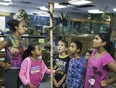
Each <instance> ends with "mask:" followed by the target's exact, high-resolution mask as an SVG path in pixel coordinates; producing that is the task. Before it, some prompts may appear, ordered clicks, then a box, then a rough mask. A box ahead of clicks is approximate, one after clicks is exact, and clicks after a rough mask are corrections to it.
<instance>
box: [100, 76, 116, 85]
mask: <svg viewBox="0 0 116 88" xmlns="http://www.w3.org/2000/svg"><path fill="white" fill-rule="evenodd" d="M113 83H116V76H115V77H113V78H111V79H109V80H102V81H101V86H102V87H106V86H108V85H110V84H113Z"/></svg>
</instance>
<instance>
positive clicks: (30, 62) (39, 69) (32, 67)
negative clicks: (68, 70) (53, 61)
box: [19, 43, 55, 88]
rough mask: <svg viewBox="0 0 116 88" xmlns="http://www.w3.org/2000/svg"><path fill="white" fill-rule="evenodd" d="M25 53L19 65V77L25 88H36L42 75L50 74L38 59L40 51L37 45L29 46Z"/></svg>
mask: <svg viewBox="0 0 116 88" xmlns="http://www.w3.org/2000/svg"><path fill="white" fill-rule="evenodd" d="M26 51H27V54H26V53H25V54H26V55H24V56H25V57H26V58H25V59H24V60H23V62H22V64H21V68H20V72H19V77H20V79H21V81H22V83H23V84H24V85H25V86H26V87H27V88H38V87H39V85H40V83H41V81H42V78H43V76H44V73H48V74H50V69H48V68H47V67H46V65H45V64H44V62H43V60H42V59H40V58H39V57H40V56H41V49H40V45H39V44H38V43H33V44H30V45H29V46H28V49H27V50H26ZM53 73H55V70H53Z"/></svg>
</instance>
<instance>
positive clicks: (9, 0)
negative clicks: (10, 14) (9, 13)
mask: <svg viewBox="0 0 116 88" xmlns="http://www.w3.org/2000/svg"><path fill="white" fill-rule="evenodd" d="M3 1H8V2H11V1H12V0H3Z"/></svg>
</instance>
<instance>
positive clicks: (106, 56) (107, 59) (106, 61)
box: [102, 53, 114, 66]
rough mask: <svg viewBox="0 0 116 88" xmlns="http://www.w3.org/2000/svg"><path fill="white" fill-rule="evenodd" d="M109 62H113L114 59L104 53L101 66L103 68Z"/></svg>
mask: <svg viewBox="0 0 116 88" xmlns="http://www.w3.org/2000/svg"><path fill="white" fill-rule="evenodd" d="M111 62H114V59H113V58H112V56H111V55H110V54H109V53H106V54H105V55H104V56H103V58H102V63H103V66H105V65H107V64H109V63H111Z"/></svg>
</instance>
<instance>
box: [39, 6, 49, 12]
mask: <svg viewBox="0 0 116 88" xmlns="http://www.w3.org/2000/svg"><path fill="white" fill-rule="evenodd" d="M39 8H40V9H41V10H46V11H47V10H48V8H46V7H45V6H41V7H39Z"/></svg>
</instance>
